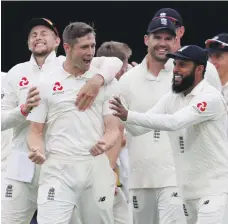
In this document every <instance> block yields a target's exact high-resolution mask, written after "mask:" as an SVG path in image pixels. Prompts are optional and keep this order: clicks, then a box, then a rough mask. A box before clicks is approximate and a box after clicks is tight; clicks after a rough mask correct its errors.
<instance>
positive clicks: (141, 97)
mask: <svg viewBox="0 0 228 224" xmlns="http://www.w3.org/2000/svg"><path fill="white" fill-rule="evenodd" d="M175 37H176V32H175V26H174V25H173V24H172V22H171V21H169V20H168V19H166V18H162V19H161V18H157V19H154V20H152V21H151V22H150V23H149V25H148V30H147V33H146V34H145V36H144V43H145V45H146V46H147V52H148V53H147V55H146V56H145V58H144V59H143V61H142V62H141V63H140V64H139V65H137V66H136V67H134V68H132V69H130V70H129V71H128V72H126V73H125V74H123V76H122V77H121V78H120V81H119V83H120V97H121V99H122V100H123V103H124V105H126V107H127V108H128V109H129V110H136V111H138V112H146V111H147V110H148V109H149V108H151V107H153V105H155V104H156V103H157V102H158V101H159V100H160V99H161V98H162V97H163V96H164V95H165V94H166V93H167V92H168V91H169V89H170V87H171V83H172V77H173V75H172V67H173V65H172V60H168V58H167V57H166V54H167V53H168V52H172V51H173V47H174V44H175ZM136 89H137V91H136ZM127 144H128V149H129V151H128V152H129V189H130V192H129V195H130V204H131V209H132V211H133V219H134V223H136V224H155V223H169V222H170V220H173V222H176V223H181V224H182V223H185V217H184V211H183V205H182V204H183V202H182V199H181V197H180V193H179V189H178V187H177V183H176V173H175V166H174V161H173V154H172V148H171V145H170V141H169V138H168V136H167V133H166V132H162V131H159V130H157V129H154V130H151V131H150V132H149V133H147V134H146V135H142V136H137V137H135V136H132V135H131V133H129V132H128V133H127ZM151 151H153V153H151Z"/></svg>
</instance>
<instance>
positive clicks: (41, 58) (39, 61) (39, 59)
mask: <svg viewBox="0 0 228 224" xmlns="http://www.w3.org/2000/svg"><path fill="white" fill-rule="evenodd" d="M49 55H50V54H47V55H45V56H35V55H33V57H34V59H35V61H36V63H37V65H38V66H39V67H40V68H42V66H43V65H44V63H45V60H46V58H47V57H48V56H49Z"/></svg>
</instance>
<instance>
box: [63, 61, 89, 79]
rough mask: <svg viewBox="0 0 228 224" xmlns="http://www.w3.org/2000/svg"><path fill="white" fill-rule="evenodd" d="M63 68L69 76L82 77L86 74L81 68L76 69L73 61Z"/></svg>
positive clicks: (66, 63)
mask: <svg viewBox="0 0 228 224" xmlns="http://www.w3.org/2000/svg"><path fill="white" fill-rule="evenodd" d="M63 68H64V70H65V71H66V72H68V73H69V74H72V75H74V76H76V77H77V76H80V75H82V74H84V73H85V71H82V70H81V69H80V68H78V67H74V66H73V65H72V63H71V61H69V60H67V59H66V61H65V62H64V63H63Z"/></svg>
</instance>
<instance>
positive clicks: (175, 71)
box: [173, 65, 179, 74]
mask: <svg viewBox="0 0 228 224" xmlns="http://www.w3.org/2000/svg"><path fill="white" fill-rule="evenodd" d="M178 71H179V70H178V67H177V65H174V68H173V73H177V74H178Z"/></svg>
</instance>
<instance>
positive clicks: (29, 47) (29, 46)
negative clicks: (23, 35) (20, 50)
mask: <svg viewBox="0 0 228 224" xmlns="http://www.w3.org/2000/svg"><path fill="white" fill-rule="evenodd" d="M29 43H30V41H29V38H28V41H27V44H28V49H29V50H30V51H31V45H30V44H29Z"/></svg>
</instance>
